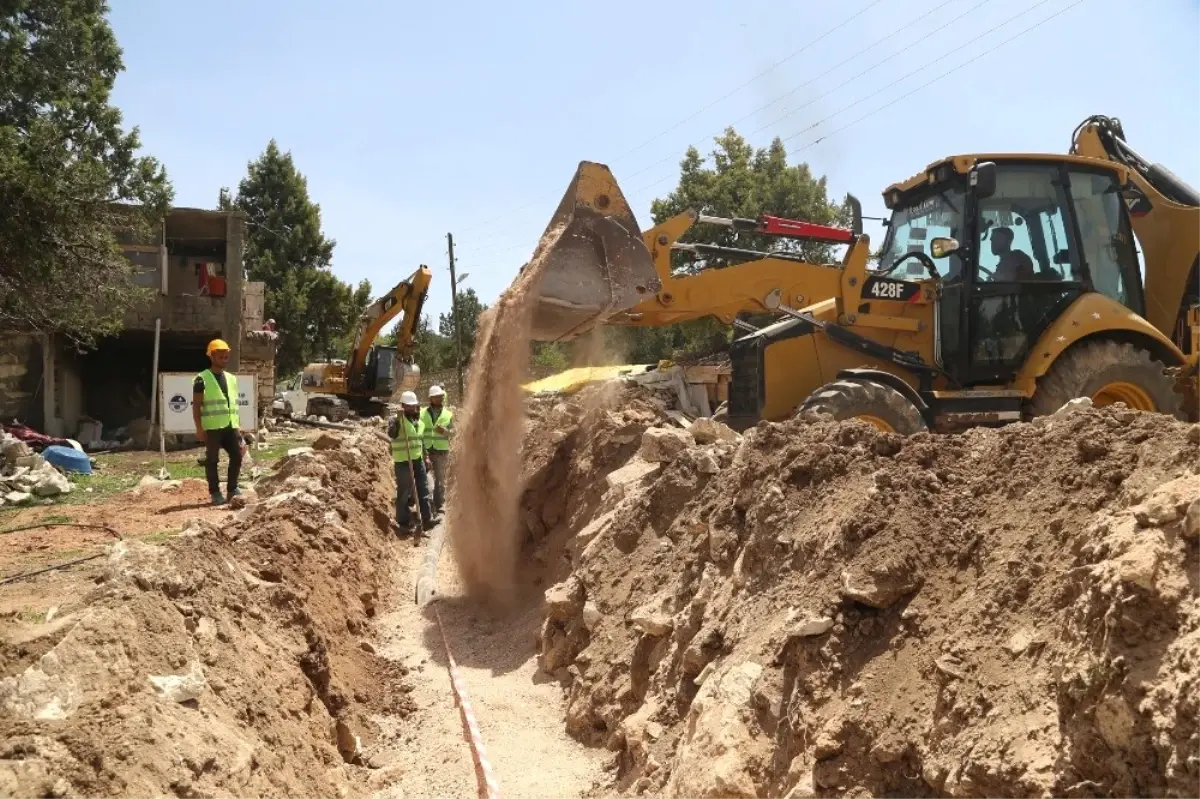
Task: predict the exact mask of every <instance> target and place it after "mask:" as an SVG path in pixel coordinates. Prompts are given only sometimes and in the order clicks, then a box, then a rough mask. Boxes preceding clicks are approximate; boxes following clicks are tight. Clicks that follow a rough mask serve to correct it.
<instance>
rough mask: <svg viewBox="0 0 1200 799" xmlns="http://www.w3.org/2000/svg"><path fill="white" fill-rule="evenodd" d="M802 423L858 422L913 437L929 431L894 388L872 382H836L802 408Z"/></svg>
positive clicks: (908, 403)
mask: <svg viewBox="0 0 1200 799" xmlns="http://www.w3.org/2000/svg"><path fill="white" fill-rule="evenodd" d="M797 416H799V417H800V418H802V419H817V418H820V417H822V416H825V417H832V418H833V419H834V420H836V421H839V422H844V421H849V420H850V419H858V420H859V421H862V422H866V423H867V424H870V425H872V426H873V427H875V429H876V430H879V431H880V432H884V433H899V434H900V435H904V436H911V435H912V434H913V433H920V432H922V431H923V430H927V429H928V427H927V425H926V424H925V420H924V419H923V418H922V417H921V412H920V411H918V410H917V408H916V406H915V405H913V404H912V403H911V402H909V401H908V399H907V398H906V397H905V396H904V395H903V394H901V393H900V392H899V391H897V390H896V389H894V388H892V387H891V386H885V385H884V384H882V383H875V382H872V381H868V380H836V381H834V382H832V383H827V384H826V385H824V386H822V387H821V388H819V389H817V390H816V391H814V392H813V393H812V395H811V396H809V398H808V399H806V400H805V401H804V402H803V404H801V406H800V410H799V412H798V413H797Z"/></svg>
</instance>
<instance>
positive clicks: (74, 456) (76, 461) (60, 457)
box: [42, 444, 92, 474]
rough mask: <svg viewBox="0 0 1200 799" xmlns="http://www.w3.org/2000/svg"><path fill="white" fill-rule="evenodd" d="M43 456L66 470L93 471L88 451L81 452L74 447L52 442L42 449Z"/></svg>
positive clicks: (82, 472) (50, 462)
mask: <svg viewBox="0 0 1200 799" xmlns="http://www.w3.org/2000/svg"><path fill="white" fill-rule="evenodd" d="M42 457H43V458H45V459H46V462H47V463H49V464H51V465H53V466H57V467H58V468H60V469H62V470H63V471H64V472H79V473H80V474H91V473H92V461H91V459H90V458H89V457H88V456H87V453H86V452H80V451H79V450H77V449H75V448H74V447H64V446H61V445H59V444H52V445H50V446H48V447H46V449H45V450H43V451H42Z"/></svg>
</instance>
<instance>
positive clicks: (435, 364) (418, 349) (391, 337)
mask: <svg viewBox="0 0 1200 799" xmlns="http://www.w3.org/2000/svg"><path fill="white" fill-rule="evenodd" d="M402 321H403V320H398V321H397V322H396V325H395V326H393V327H392V329H391V330H389V331H388V332H387V333H385V334H383V335H382V336H380V337H379V342H380V343H381V344H386V345H387V346H389V347H394V346H396V328H397V327H399V325H400V323H401V322H402ZM453 346H454V345H453V344H452V343H451V342H450V339H448V338H446V337H445V336H441V335H438V334H437V333H436V332H435V331H434V329H433V326H432V325H431V324H430V322H429V317H428V316H422V317H421V318H420V319H419V320H418V321H417V331H416V333H414V334H413V358H414V359H415V360H416V362H417V366H419V367H421V372H422V374H428V373H430V372H438V371H441V370H442V369H446V368H448V367H451V366H453V365H454V351H453Z"/></svg>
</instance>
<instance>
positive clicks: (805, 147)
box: [491, 0, 1083, 254]
mask: <svg viewBox="0 0 1200 799" xmlns="http://www.w3.org/2000/svg"><path fill="white" fill-rule="evenodd" d="M1047 2H1049V0H1041V1H1040V2H1038V3H1035V4H1034V5H1032V6H1030V7H1029V8H1027V9H1025V10H1024V11H1022V12H1021V13H1020V14H1017V15H1016V16H1014V17H1010V18H1009V19H1008V20H1005V21H1004V22H1001V23H1000V24H998V25H996V26H994V27H992V28H991V29H989V30H988V31H987V32H985V33H983V34H980V36H977V37H976V38H975V39H972V40H971V41H969V42H967V43H966V44H964V45H962V46H960V47H957V48H955V49H954V50H951V51H950V52H948V53H944V54H942V55H941V56H938V57H937V58H936V59H934V60H933V61H930V62H929V63H927V64H925V65H924V66H922V67H920V68H918V69H916V70H914V71H913V72H910V73H908V74H907V75H905V76H904V77H903V78H900V79H899V80H898V81H894V82H893V83H891V84H889V85H888V86H885V87H884V88H883V89H880V90H878V91H876V92H873V93H872V94H870V95H868V96H867V97H864V98H862V99H861V100H858V101H856V102H854V103H851V104H850V105H848V106H846V107H845V108H842V109H841V110H839V111H836V112H834V113H833V114H830V115H829V116H827V117H825V118H824V119H822V120H820V121H818V122H816V123H814V124H812V125H810V126H808V127H807V128H805V129H804V130H802V131H800V132H799V133H795V134H793V135H791V136H788V137H787V138H786V139H783V141H790V140H791V139H795V138H797V137H799V136H801V135H803V134H804V133H807V132H808V131H809V130H811V129H812V128H814V127H818V126H819V125H821V124H823V123H824V122H827V121H828V120H830V119H832V118H834V117H836V116H838V115H840V114H842V113H844V112H845V111H848V110H849V109H851V108H853V107H854V106H855V105H859V104H861V103H862V102H864V101H865V100H868V99H870V98H871V97H874V96H875V95H877V94H879V93H880V92H882V91H884V90H886V89H887V88H890V87H891V86H894V85H895V84H896V83H899V82H901V81H903V80H905V79H907V78H909V77H911V76H912V75H914V74H916V73H917V72H920V71H922V70H924V69H927V68H928V67H930V66H933V65H934V64H936V63H938V62H939V61H942V60H944V59H945V58H947V57H948V56H951V55H953V54H954V53H956V52H958V51H959V50H962V49H964V48H965V47H966V46H967V45H969V44H972V43H974V42H975V41H977V40H978V39H981V38H983V37H984V36H987V35H988V34H990V33H994V32H995V31H996V30H999V29H1000V28H1002V27H1004V26H1006V25H1008V24H1009V23H1011V22H1013V21H1015V20H1016V19H1019V18H1020V17H1022V16H1025V15H1027V14H1029V13H1030V12H1032V11H1033V10H1034V9H1036V8H1040V7H1041V6H1043V5H1045V4H1046V3H1047ZM1082 2H1083V0H1074V2H1072V3H1071V4H1070V5H1067V6H1064V7H1063V8H1061V9H1059V10H1058V11H1055V12H1054V13H1053V14H1051V15H1050V16H1048V17H1045V18H1043V19H1041V20H1039V21H1037V22H1035V23H1034V24H1032V25H1030V26H1028V27H1026V28H1024V29H1023V30H1021V31H1018V32H1017V33H1015V34H1013V35H1012V36H1010V37H1008V38H1007V39H1004V40H1003V41H1001V42H998V43H997V44H995V45H993V46H991V47H989V48H988V49H986V50H984V51H982V52H980V53H978V54H976V55H975V56H973V57H971V58H969V59H967V60H966V61H964V62H962V63H961V64H958V65H957V66H954V67H951V68H950V69H948V70H946V71H945V72H942V73H940V74H938V75H936V76H935V77H933V78H931V79H930V80H928V81H926V82H925V83H923V84H921V85H920V86H917V87H915V88H913V89H911V90H909V91H907V92H905V93H904V94H902V95H900V96H899V97H896V98H894V99H892V100H890V101H889V102H887V103H885V104H884V105H881V106H879V107H878V108H875V109H873V110H871V111H869V112H867V113H866V114H863V115H862V116H860V117H858V118H856V119H854V120H852V121H850V122H847V123H846V124H845V125H842V126H841V127H839V128H837V129H835V130H832V131H830V132H829V133H826V134H824V135H822V136H820V137H818V138H816V139H814V140H813V141H810V142H808V143H807V144H805V145H803V146H802V147H799V148H797V149H796V150H794V151H793V152H803V151H805V150H808V149H810V148H811V147H815V146H816V145H818V144H820V143H821V142H823V141H825V140H826V139H828V138H829V137H830V136H833V135H836V134H838V133H841V132H842V131H844V130H846V129H848V128H850V127H853V126H854V125H857V124H858V123H860V122H862V121H864V120H866V119H869V118H870V117H872V116H875V115H876V114H878V113H879V112H881V111H884V110H886V109H888V108H890V107H892V106H893V105H895V104H896V103H899V102H901V101H903V100H906V99H908V98H909V97H911V96H912V95H914V94H916V93H917V92H920V91H922V90H924V89H927V88H929V87H930V86H932V85H933V84H935V83H937V82H938V81H941V80H943V79H944V78H946V77H948V76H950V75H952V74H954V73H955V72H958V71H959V70H960V69H962V68H964V67H966V66H968V65H970V64H973V63H975V62H976V61H978V60H980V59H981V58H983V57H985V56H987V55H990V54H991V53H994V52H995V51H996V50H999V49H1000V48H1001V47H1004V46H1005V45H1007V44H1011V43H1012V42H1014V41H1016V40H1017V39H1019V38H1021V37H1022V36H1024V35H1026V34H1027V33H1030V32H1031V31H1033V30H1035V29H1037V28H1040V27H1041V26H1042V25H1045V24H1046V23H1047V22H1049V21H1050V20H1052V19H1054V18H1056V17H1058V16H1061V15H1062V14H1064V13H1066V12H1067V11H1070V10H1071V9H1072V8H1074V7H1075V6H1077V5H1079V4H1080V3H1082ZM674 177H676V175H675V174H674V173H671V174H667V175H664V176H663V177H661V178H659V179H657V180H655V181H654V182H652V183H647V184H645V185H643V186H640V187H639V188H637V189H635V190H634V193H639V192H642V191H645V190H647V189H650V188H653V187H654V186H657V185H658V184H660V183H662V182H664V181H666V180H670V179H671V178H674ZM521 246H524V245H520V244H518V245H513V246H511V247H508V248H505V249H502V250H495V251H492V253H491V254H498V253H503V252H507V251H509V250H513V249H517V248H518V247H521Z"/></svg>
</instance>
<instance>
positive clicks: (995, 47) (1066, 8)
mask: <svg viewBox="0 0 1200 799" xmlns="http://www.w3.org/2000/svg"><path fill="white" fill-rule="evenodd" d="M1082 2H1083V0H1075V2H1073V3H1071V4H1070V5H1069V6H1064V7H1063V8H1060V9H1059V10H1058V11H1055V12H1054V13H1053V14H1051V15H1050V16H1048V17H1046V18H1045V19H1043V20H1041V21H1039V22H1035V23H1034V24H1033V25H1030V26H1029V27H1028V28H1026V29H1025V30H1023V31H1020V32H1019V33H1016V34H1014V35H1012V36H1010V37H1008V38H1007V39H1005V40H1004V41H1002V42H1000V43H999V44H996V45H993V46H992V47H989V48H988V49H987V50H984V51H983V52H982V53H979V54H978V55H976V56H975V57H973V58H970V59H968V60H966V61H964V62H963V63H961V64H959V65H958V66H956V67H954V68H952V69H948V70H946V71H945V72H943V73H942V74H940V75H938V76H936V77H934V78H932V79H930V80H928V81H926V82H925V83H922V84H921V85H920V86H918V87H917V88H915V89H913V90H911V91H908V92H906V93H904V94H902V95H900V96H899V97H897V98H896V99H894V100H892V101H891V102H888V103H886V104H884V105H881V106H879V107H878V108H876V109H875V110H873V111H869V112H868V113H866V114H863V115H862V116H860V117H859V118H858V119H855V120H853V121H852V122H847V123H846V124H845V125H842V126H841V127H840V128H838V129H836V130H832V131H830V132H829V133H827V134H825V135H824V136H821V137H820V138H818V139H814V140H813V141H811V142H809V143H808V144H806V145H804V146H803V147H801V148H800V149H799V150H797V152H803V151H804V150H807V149H808V148H809V147H813V146H815V145H817V144H820V143H821V142H823V141H824V140H825V139H827V138H829V137H830V136H832V135H834V134H836V133H840V132H841V131H843V130H845V129H846V128H848V127H850V126H852V125H857V124H858V123H859V122H862V121H863V120H864V119H868V118H870V117H872V116H874V115H875V114H878V113H879V112H880V111H883V110H884V109H885V108H890V107H891V106H893V105H895V104H896V103H898V102H900V101H901V100H904V99H907V98H908V97H911V96H912V95H914V94H916V93H917V92H919V91H921V90H922V89H926V88H928V87H930V86H932V85H933V84H935V83H937V82H938V81H940V80H941V79H942V78H945V77H946V76H947V75H951V74H953V73H955V72H957V71H958V70H960V69H962V68H963V67H965V66H967V65H968V64H973V63H975V62H976V61H978V60H979V59H981V58H983V57H984V56H985V55H988V54H989V53H993V52H995V51H996V50H999V49H1000V48H1001V47H1003V46H1004V45H1006V44H1008V43H1009V42H1012V41H1013V40H1015V39H1019V38H1020V37H1022V36H1024V35H1025V34H1027V33H1029V32H1030V31H1032V30H1034V29H1035V28H1040V27H1041V26H1042V25H1044V24H1046V23H1047V22H1049V21H1050V20H1052V19H1054V18H1055V17H1057V16H1059V15H1061V14H1064V13H1066V12H1067V11H1070V10H1071V9H1072V8H1074V7H1075V6H1077V5H1079V4H1080V3H1082ZM1039 5H1040V3H1039ZM797 135H799V134H797Z"/></svg>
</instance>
